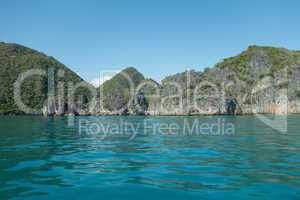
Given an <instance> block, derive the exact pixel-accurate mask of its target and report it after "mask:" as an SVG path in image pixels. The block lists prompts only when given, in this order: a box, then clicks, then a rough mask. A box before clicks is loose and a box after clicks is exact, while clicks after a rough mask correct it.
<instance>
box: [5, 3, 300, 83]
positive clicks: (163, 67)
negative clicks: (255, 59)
mask: <svg viewBox="0 0 300 200" xmlns="http://www.w3.org/2000/svg"><path fill="white" fill-rule="evenodd" d="M299 8H300V1H299V0H248V1H246V0H185V1H184V0H181V1H179V0H107V1H102V0H87V1H81V0H64V1H62V0H45V1H40V0H26V1H18V0H1V2H0V41H3V42H11V43H18V44H22V45H24V46H27V47H30V48H33V49H36V50H38V51H41V52H44V53H46V54H47V55H49V56H53V57H55V58H56V59H57V60H59V61H60V62H62V63H64V64H65V65H66V66H68V67H69V68H71V69H72V70H73V71H75V72H76V73H78V74H79V75H80V76H81V77H83V78H84V79H85V80H87V81H93V82H95V80H97V77H99V75H100V74H101V72H102V71H106V70H116V71H118V70H121V69H123V68H126V67H129V66H134V67H136V68H137V69H138V70H139V71H140V72H142V73H143V74H144V75H145V77H148V78H153V79H154V80H157V81H160V80H162V79H163V78H164V77H165V76H168V75H172V74H175V73H178V72H182V71H184V70H186V69H195V70H198V71H200V70H203V69H204V68H206V67H212V66H214V64H216V63H217V62H219V61H220V60H221V59H223V58H226V57H229V56H234V55H237V54H239V53H240V52H241V51H243V50H245V49H246V48H247V47H248V46H249V45H253V44H256V45H267V46H276V47H285V48H289V49H298V50H300V39H299V38H300V37H299V36H300V26H299V21H300V12H299ZM96 82H97V81H96Z"/></svg>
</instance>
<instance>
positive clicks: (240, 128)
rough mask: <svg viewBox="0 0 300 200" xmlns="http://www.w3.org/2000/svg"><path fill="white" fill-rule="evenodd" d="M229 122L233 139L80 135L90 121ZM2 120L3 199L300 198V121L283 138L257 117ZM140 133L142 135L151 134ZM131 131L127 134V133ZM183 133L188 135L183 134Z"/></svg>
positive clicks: (296, 119) (0, 180)
mask: <svg viewBox="0 0 300 200" xmlns="http://www.w3.org/2000/svg"><path fill="white" fill-rule="evenodd" d="M120 118H122V119H123V120H125V121H128V122H131V123H137V124H139V123H140V124H143V121H144V120H145V119H147V120H149V121H151V123H162V122H163V123H169V122H175V123H177V124H179V125H180V126H183V120H184V119H185V120H189V121H191V122H192V121H193V120H194V119H195V118H196V119H197V120H200V121H203V122H205V121H212V120H216V119H220V118H221V119H225V120H226V121H227V122H228V121H229V122H231V123H233V124H234V125H235V134H234V135H219V136H212V135H173V134H168V135H160V134H152V135H147V134H138V135H137V136H136V138H134V139H132V140H129V138H128V137H127V135H126V134H125V135H114V136H112V137H107V138H105V139H104V140H101V139H100V138H99V137H98V136H97V135H89V134H79V131H78V128H79V127H78V122H79V120H80V119H85V120H88V121H89V122H93V121H95V120H96V121H99V120H100V121H101V122H103V123H108V124H110V123H118V122H119V120H120ZM75 120H76V121H75V123H74V124H73V126H70V125H68V119H67V118H66V117H54V118H43V117H37V116H35V117H30V116H22V117H21V116H17V117H1V118H0V133H1V134H0V199H7V198H22V199H24V198H28V199H53V198H75V199H99V198H109V199H121V198H122V199H126V198H128V199H141V198H144V199H154V198H160V199H164V198H172V199H183V198H189V199H199V198H200V199H219V198H235V199H300V135H299V129H300V124H299V120H300V116H298V115H292V116H289V117H288V133H287V134H281V133H278V132H276V131H274V130H272V129H271V128H270V127H267V126H266V125H264V124H263V123H261V122H260V121H259V120H258V119H256V118H255V117H253V116H236V117H233V116H231V117H229V116H227V117H226V116H223V117H220V116H214V117H76V118H75ZM143 128H144V127H140V128H139V129H138V130H139V131H140V132H145V129H143ZM123 131H124V130H123ZM178 131H182V129H179V130H178Z"/></svg>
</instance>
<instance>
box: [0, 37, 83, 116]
mask: <svg viewBox="0 0 300 200" xmlns="http://www.w3.org/2000/svg"><path fill="white" fill-rule="evenodd" d="M28 70H42V71H43V72H45V73H46V74H45V76H39V75H34V76H30V77H28V78H27V79H25V80H24V82H23V84H22V87H21V96H22V101H23V102H24V104H26V105H27V106H28V107H30V108H33V109H36V110H38V111H39V112H41V111H42V109H43V107H44V106H45V103H46V102H45V100H46V98H47V95H48V92H47V91H48V86H49V85H48V74H49V73H48V72H49V71H50V70H53V74H54V77H55V78H54V88H55V89H56V90H57V89H58V88H57V83H65V86H64V87H65V90H67V88H66V87H67V83H70V82H71V83H74V84H75V83H79V82H82V81H83V80H82V79H81V78H80V77H79V76H78V75H77V74H76V73H74V72H72V71H71V70H70V69H68V68H67V67H66V66H64V65H63V64H61V63H60V62H58V61H57V60H55V59H54V58H53V57H49V56H47V55H45V54H43V53H40V52H38V51H35V50H33V49H30V48H27V47H24V46H21V45H18V44H8V43H3V42H1V43H0V114H17V113H22V110H20V109H19V108H18V106H17V105H16V102H15V101H14V83H15V82H16V80H17V79H18V77H19V76H20V75H21V74H22V73H23V72H26V71H28ZM59 71H61V72H63V73H64V74H63V75H61V76H59V75H58V72H59ZM78 91H79V90H78ZM81 92H83V93H85V92H84V90H81ZM83 93H82V94H83ZM54 96H57V94H54ZM64 98H65V103H66V102H67V91H64Z"/></svg>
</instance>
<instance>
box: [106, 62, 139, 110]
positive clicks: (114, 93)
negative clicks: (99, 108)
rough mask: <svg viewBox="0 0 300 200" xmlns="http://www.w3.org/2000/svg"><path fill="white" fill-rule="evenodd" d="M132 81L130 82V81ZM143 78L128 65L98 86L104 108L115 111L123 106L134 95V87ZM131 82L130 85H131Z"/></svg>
mask: <svg viewBox="0 0 300 200" xmlns="http://www.w3.org/2000/svg"><path fill="white" fill-rule="evenodd" d="M130 80H131V81H132V82H131V81H130ZM143 80H144V76H143V75H142V74H141V73H140V72H138V71H137V70H136V69H135V68H133V67H129V68H126V69H124V70H123V71H121V72H120V73H118V74H116V75H115V76H114V77H113V78H112V79H110V80H108V81H105V82H104V83H103V84H102V85H101V86H100V91H101V92H100V95H101V94H103V96H100V98H101V99H102V102H103V106H104V108H106V109H108V110H109V111H116V110H119V109H121V108H123V107H124V106H125V105H126V104H127V103H128V102H129V99H130V98H132V97H133V95H134V92H135V91H134V89H135V88H136V87H137V86H138V85H139V84H140V83H141V82H142V81H143ZM131 84H132V85H131Z"/></svg>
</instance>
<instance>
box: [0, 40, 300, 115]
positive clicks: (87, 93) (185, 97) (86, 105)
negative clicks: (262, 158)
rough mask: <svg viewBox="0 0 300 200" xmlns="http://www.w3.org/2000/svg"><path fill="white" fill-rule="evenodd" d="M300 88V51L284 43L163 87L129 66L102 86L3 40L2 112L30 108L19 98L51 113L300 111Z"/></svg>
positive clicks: (185, 75) (187, 74)
mask: <svg viewBox="0 0 300 200" xmlns="http://www.w3.org/2000/svg"><path fill="white" fill-rule="evenodd" d="M28 70H35V72H36V71H37V73H41V74H39V75H38V74H36V75H33V76H29V77H28V78H26V79H24V81H23V82H22V84H21V88H20V91H21V95H20V96H21V98H19V99H18V98H14V92H15V91H16V90H15V89H14V86H16V85H15V84H16V81H17V80H18V79H20V78H22V76H21V75H24V72H27V71H28ZM61 72H63V74H61ZM25 75H26V73H25ZM52 75H53V76H52ZM51 77H54V78H53V80H52V79H51ZM70 83H72V84H73V85H75V86H76V85H77V87H75V88H77V89H76V90H75V88H74V90H75V92H74V91H71V90H70ZM299 86H300V51H292V50H288V49H284V48H275V47H264V46H249V47H248V48H247V49H246V50H245V51H243V52H241V53H240V54H239V55H236V56H233V57H230V58H225V59H223V60H222V61H221V62H219V63H217V64H216V65H215V66H214V67H212V68H206V69H205V70H203V71H195V70H187V71H184V72H181V73H177V74H174V75H171V76H168V77H166V78H164V79H163V80H162V81H161V83H160V84H159V83H157V82H155V81H154V80H152V79H149V78H145V77H144V76H143V74H141V73H140V72H139V71H138V70H137V69H135V68H133V67H129V68H126V69H124V70H123V71H121V72H119V73H118V74H116V75H115V76H114V77H113V78H111V79H110V80H107V81H105V82H104V83H103V84H102V85H101V86H100V87H99V88H97V90H96V88H94V87H93V86H91V85H90V84H88V83H86V82H85V81H84V80H83V79H82V78H80V77H79V76H78V75H77V74H76V73H74V72H72V71H71V70H70V69H69V68H67V67H66V66H64V65H63V64H61V63H60V62H58V61H57V60H55V59H54V58H52V57H49V56H47V55H45V54H43V53H40V52H38V51H35V50H33V49H30V48H27V47H24V46H21V45H18V44H7V43H0V114H18V113H24V109H20V106H19V105H18V100H20V99H21V100H22V102H23V103H24V104H25V105H26V106H28V107H30V108H33V109H35V112H34V113H35V114H40V113H44V114H45V115H62V114H94V115H105V114H108V115H112V114H131V115H144V114H149V115H200V114H201V115H203V114H209V115H211V114H254V113H273V114H287V113H300V105H299V103H298V100H299V98H300V87H299ZM49 88H50V89H51V88H52V89H53V88H54V91H53V90H50V91H51V92H49ZM92 99H96V101H91V100H92ZM25 110H26V109H25ZM26 113H28V112H26ZM29 113H31V112H29Z"/></svg>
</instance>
